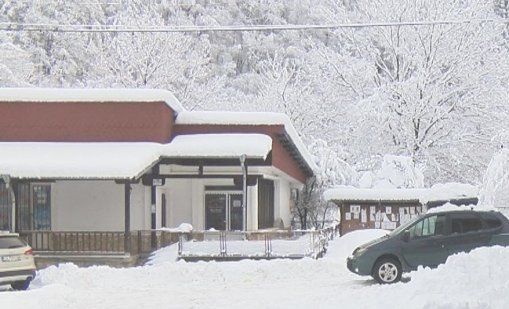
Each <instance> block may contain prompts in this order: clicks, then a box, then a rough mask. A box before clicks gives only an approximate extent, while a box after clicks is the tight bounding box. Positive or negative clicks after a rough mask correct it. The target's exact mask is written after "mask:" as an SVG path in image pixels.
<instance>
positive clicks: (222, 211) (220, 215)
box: [205, 192, 244, 231]
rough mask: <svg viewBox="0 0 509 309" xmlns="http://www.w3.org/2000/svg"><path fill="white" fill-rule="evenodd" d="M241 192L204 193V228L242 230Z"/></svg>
mask: <svg viewBox="0 0 509 309" xmlns="http://www.w3.org/2000/svg"><path fill="white" fill-rule="evenodd" d="M242 216H243V208H242V194H241V193H238V192H213V193H205V229H207V230H208V229H215V230H221V231H225V230H243V227H244V225H243V217H242Z"/></svg>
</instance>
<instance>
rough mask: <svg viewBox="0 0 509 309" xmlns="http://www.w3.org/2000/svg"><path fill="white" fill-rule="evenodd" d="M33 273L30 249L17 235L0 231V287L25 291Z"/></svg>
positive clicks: (34, 270)
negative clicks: (4, 286) (8, 286)
mask: <svg viewBox="0 0 509 309" xmlns="http://www.w3.org/2000/svg"><path fill="white" fill-rule="evenodd" d="M35 272H36V268H35V261H34V256H33V254H32V248H31V247H30V246H29V245H28V244H27V243H26V242H25V241H24V240H22V239H21V238H19V235H18V234H15V233H9V232H1V231H0V285H8V284H10V285H11V287H12V288H13V289H14V290H26V289H28V286H29V285H30V282H31V281H32V280H33V279H34V278H35Z"/></svg>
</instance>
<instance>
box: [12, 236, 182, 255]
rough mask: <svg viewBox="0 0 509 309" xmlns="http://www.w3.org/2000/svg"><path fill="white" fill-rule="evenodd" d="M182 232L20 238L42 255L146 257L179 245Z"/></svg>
mask: <svg viewBox="0 0 509 309" xmlns="http://www.w3.org/2000/svg"><path fill="white" fill-rule="evenodd" d="M178 235H180V233H174V232H168V231H133V232H131V233H130V234H129V235H128V236H129V237H128V239H127V241H125V236H126V235H125V233H124V232H88V231H69V232H58V231H23V232H20V236H21V237H22V238H23V239H24V240H25V241H27V242H28V243H29V244H30V246H31V247H32V249H33V250H34V251H35V252H36V253H43V254H89V255H90V254H110V255H111V254H125V253H131V254H144V253H150V252H153V251H155V250H157V249H159V248H162V247H165V246H168V245H170V244H173V243H176V242H178V239H179V236H178Z"/></svg>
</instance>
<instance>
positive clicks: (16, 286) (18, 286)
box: [11, 279, 30, 291]
mask: <svg viewBox="0 0 509 309" xmlns="http://www.w3.org/2000/svg"><path fill="white" fill-rule="evenodd" d="M29 286H30V279H26V280H25V281H16V282H13V283H11V287H12V289H13V290H17V291H24V290H26V289H28V287H29Z"/></svg>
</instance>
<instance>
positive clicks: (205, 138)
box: [161, 134, 272, 160]
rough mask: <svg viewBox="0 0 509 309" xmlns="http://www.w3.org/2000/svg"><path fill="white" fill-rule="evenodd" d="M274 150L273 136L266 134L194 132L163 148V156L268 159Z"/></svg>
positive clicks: (176, 139) (178, 137)
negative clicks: (244, 155) (242, 156)
mask: <svg viewBox="0 0 509 309" xmlns="http://www.w3.org/2000/svg"><path fill="white" fill-rule="evenodd" d="M271 150H272V138H270V136H268V135H265V134H193V135H178V136H176V137H175V138H174V139H173V140H172V141H171V143H170V144H168V145H165V146H164V147H163V149H162V152H161V156H163V157H186V158H210V157H214V158H238V157H240V156H241V155H242V154H246V155H247V157H248V158H253V159H264V160H265V159H266V158H267V155H268V154H269V152H270V151H271Z"/></svg>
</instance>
